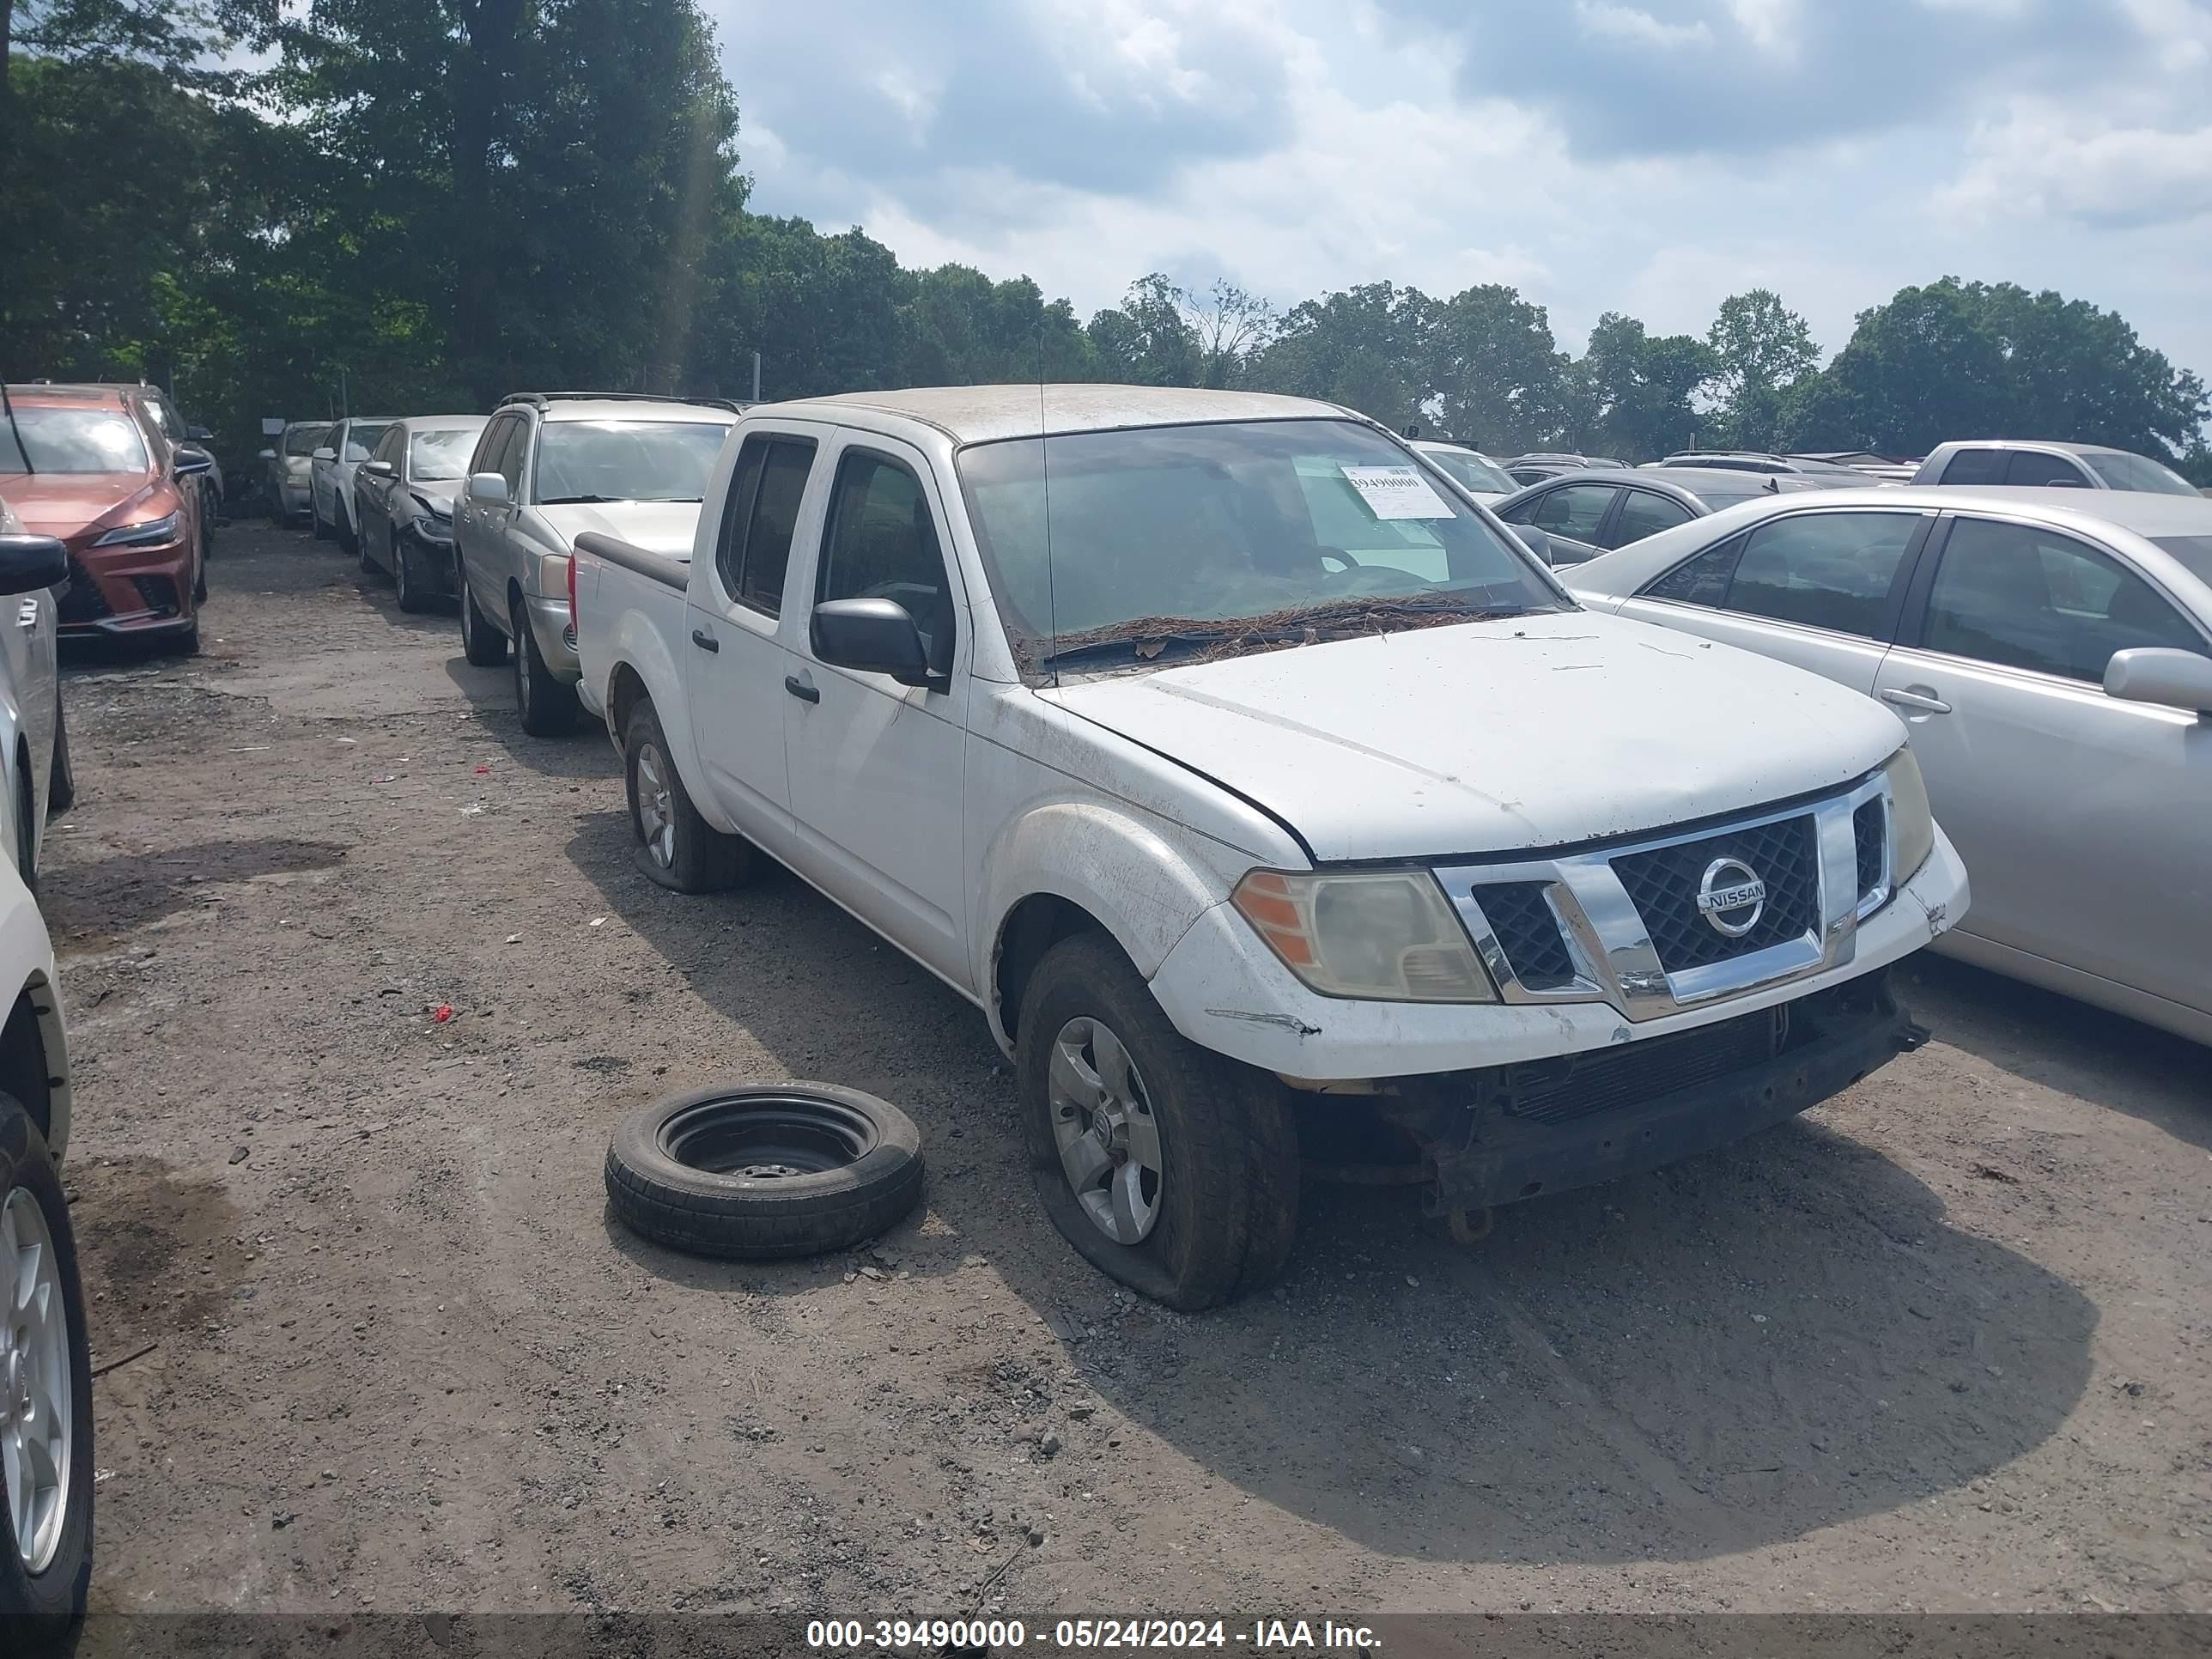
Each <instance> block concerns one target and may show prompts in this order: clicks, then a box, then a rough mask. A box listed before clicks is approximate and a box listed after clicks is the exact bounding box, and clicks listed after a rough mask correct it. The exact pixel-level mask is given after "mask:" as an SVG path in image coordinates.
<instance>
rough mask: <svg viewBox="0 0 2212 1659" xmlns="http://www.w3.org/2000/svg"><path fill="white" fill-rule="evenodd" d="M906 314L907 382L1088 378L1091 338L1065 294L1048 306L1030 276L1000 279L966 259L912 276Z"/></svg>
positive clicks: (903, 359) (903, 363)
mask: <svg viewBox="0 0 2212 1659" xmlns="http://www.w3.org/2000/svg"><path fill="white" fill-rule="evenodd" d="M912 289H913V292H912V295H911V297H910V298H908V300H907V301H906V302H905V304H904V305H903V307H902V309H901V313H900V324H901V327H902V331H903V343H902V349H901V353H900V368H899V378H900V380H901V382H902V384H904V385H907V386H971V385H987V384H992V383H995V382H1004V381H1015V380H1088V379H1089V378H1091V376H1090V368H1091V343H1090V341H1089V339H1088V337H1085V334H1084V332H1083V331H1082V330H1081V329H1080V328H1079V327H1078V326H1077V325H1076V321H1075V313H1074V312H1073V309H1072V308H1071V307H1069V305H1068V303H1067V301H1065V300H1057V301H1053V302H1052V303H1050V304H1049V305H1048V304H1047V303H1046V301H1045V297H1044V293H1043V291H1042V289H1039V288H1038V287H1037V285H1036V283H1034V282H1032V281H1030V278H1028V277H1026V276H1018V277H1014V278H1012V280H1010V281H1007V282H1003V283H994V282H993V281H992V280H991V279H990V278H989V277H987V276H985V275H984V274H983V273H982V272H981V271H980V270H974V269H972V268H971V267H969V266H967V265H940V266H939V267H938V268H937V269H936V270H926V271H922V272H921V273H920V274H919V275H917V276H915V277H914V278H913V279H912Z"/></svg>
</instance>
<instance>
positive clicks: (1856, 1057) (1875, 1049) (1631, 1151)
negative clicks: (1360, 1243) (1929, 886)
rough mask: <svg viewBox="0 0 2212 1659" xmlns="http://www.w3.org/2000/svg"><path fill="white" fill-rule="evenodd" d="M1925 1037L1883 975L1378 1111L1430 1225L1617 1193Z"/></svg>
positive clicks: (1423, 1085) (1409, 1082)
mask: <svg viewBox="0 0 2212 1659" xmlns="http://www.w3.org/2000/svg"><path fill="white" fill-rule="evenodd" d="M1927 1038H1928V1033H1927V1032H1926V1031H1925V1030H1923V1029H1922V1028H1921V1027H1920V1026H1918V1025H1916V1024H1913V1022H1912V1021H1911V1018H1909V1017H1908V1016H1907V1015H1906V1014H1905V1012H1904V1010H1903V1009H1901V1008H1900V1007H1899V1006H1898V1003H1897V1000H1896V998H1895V996H1894V995H1893V994H1892V992H1891V989H1890V985H1889V974H1888V970H1887V969H1879V970H1877V971H1876V972H1874V973H1871V974H1868V975H1864V976H1863V977H1861V978H1859V979H1856V980H1852V981H1849V982H1847V983H1845V984H1843V985H1838V986H1836V987H1832V988H1831V989H1829V990H1826V991H1822V992H1819V993H1817V994H1814V995H1812V996H1809V997H1805V998H1802V999H1801V1000H1798V1001H1796V1002H1792V1003H1786V1004H1784V1005H1782V1006H1780V1007H1778V1008H1771V1009H1767V1010H1764V1011H1762V1012H1758V1013H1753V1014H1746V1015H1742V1016H1740V1017H1739V1018H1735V1019H1733V1020H1723V1021H1721V1022H1719V1023H1717V1024H1714V1025H1710V1026H1706V1027H1705V1028H1703V1029H1702V1030H1696V1031H1689V1032H1684V1033H1682V1034H1680V1036H1668V1037H1659V1038H1653V1039H1649V1040H1647V1041H1645V1042H1635V1043H1631V1044H1629V1045H1627V1046H1626V1047H1623V1048H1607V1049H1604V1050H1601V1051H1597V1052H1594V1053H1590V1054H1578V1055H1571V1056H1567V1057H1565V1058H1563V1059H1561V1060H1558V1061H1552V1062H1542V1063H1539V1064H1534V1065H1522V1066H1497V1067H1492V1068H1491V1069H1489V1070H1486V1071H1481V1072H1472V1073H1459V1074H1456V1075H1454V1076H1449V1077H1441V1078H1428V1079H1406V1080H1404V1081H1403V1082H1402V1083H1401V1092H1400V1093H1399V1094H1398V1095H1397V1096H1396V1097H1389V1098H1386V1099H1384V1100H1380V1101H1378V1102H1377V1103H1376V1104H1377V1105H1378V1107H1379V1108H1380V1109H1382V1110H1383V1113H1384V1115H1386V1116H1388V1117H1389V1118H1390V1119H1392V1120H1393V1121H1395V1122H1396V1123H1397V1124H1398V1125H1399V1126H1400V1127H1402V1128H1404V1129H1405V1130H1407V1132H1408V1133H1411V1134H1412V1135H1413V1139H1414V1140H1415V1141H1416V1143H1417V1144H1419V1146H1420V1147H1421V1150H1422V1153H1423V1158H1424V1161H1425V1163H1426V1164H1428V1165H1429V1166H1430V1168H1431V1170H1433V1171H1434V1178H1433V1180H1432V1182H1431V1186H1430V1192H1429V1207H1430V1209H1431V1212H1437V1213H1443V1212H1455V1211H1462V1210H1478V1209H1485V1208H1489V1207H1491V1206H1496V1205H1500V1204H1511V1203H1516V1202H1518V1201H1519V1200H1522V1199H1526V1198H1534V1197H1537V1196H1538V1195H1539V1194H1546V1193H1557V1192H1565V1191H1567V1190H1570V1189H1571V1188H1576V1187H1584V1186H1589V1185H1590V1184H1591V1183H1593V1182H1600V1181H1613V1180H1617V1179H1619V1178H1620V1177H1621V1176H1630V1175H1637V1174H1640V1173H1642V1172H1643V1171H1644V1170H1651V1169H1656V1168H1657V1167H1658V1166H1659V1165H1661V1164H1670V1163H1672V1162H1674V1160H1675V1159H1677V1158H1689V1157H1692V1156H1694V1155H1695V1154H1697V1153H1699V1152H1710V1151H1711V1150H1712V1149H1714V1148H1715V1147H1718V1146H1726V1145H1728V1144H1729V1142H1731V1141H1735V1140H1740V1139H1743V1138H1744V1137H1745V1136H1747V1135H1751V1134H1754V1133H1757V1132H1758V1131H1759V1130H1761V1129H1764V1128H1767V1127H1771V1126H1772V1125H1774V1124H1777V1123H1779V1122H1781V1121H1783V1120H1784V1119H1785V1118H1790V1117H1795V1116H1796V1115H1797V1114H1798V1113H1800V1112H1802V1111H1804V1110H1805V1109H1808V1107H1812V1106H1816V1105H1818V1104H1819V1103H1820V1102H1822V1101H1824V1100H1826V1099H1827V1098H1828V1097H1830V1096H1831V1095H1834V1094H1837V1093H1838V1092H1840V1091H1843V1090H1844V1089H1847V1088H1849V1087H1850V1085H1852V1084H1854V1083H1857V1081H1858V1080H1859V1079H1862V1078H1863V1077H1865V1076H1867V1075H1868V1074H1869V1073H1871V1072H1873V1071H1875V1070H1876V1069H1878V1068H1879V1067H1881V1066H1883V1065H1886V1064H1887V1062H1888V1061H1889V1060H1892V1059H1893V1058H1895V1057H1896V1056H1897V1055H1899V1054H1905V1053H1908V1052H1910V1051H1911V1050H1912V1049H1914V1048H1918V1047H1919V1046H1920V1045H1921V1044H1922V1043H1923V1042H1926V1041H1927Z"/></svg>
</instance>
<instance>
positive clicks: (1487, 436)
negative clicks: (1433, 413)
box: [1429, 283, 1570, 453]
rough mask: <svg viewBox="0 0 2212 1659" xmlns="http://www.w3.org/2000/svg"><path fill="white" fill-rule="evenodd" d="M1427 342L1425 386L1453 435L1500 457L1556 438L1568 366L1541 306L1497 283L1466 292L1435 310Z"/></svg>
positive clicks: (1565, 404) (1565, 412)
mask: <svg viewBox="0 0 2212 1659" xmlns="http://www.w3.org/2000/svg"><path fill="white" fill-rule="evenodd" d="M1429 344H1430V355H1431V362H1432V364H1433V367H1432V368H1431V371H1430V372H1431V389H1432V391H1433V392H1434V394H1435V396H1436V398H1437V400H1438V403H1439V405H1440V408H1441V412H1442V414H1443V422H1444V425H1445V427H1446V428H1447V429H1448V430H1449V432H1450V433H1451V435H1453V436H1454V437H1455V438H1457V439H1459V440H1460V441H1462V442H1465V443H1470V444H1475V445H1478V446H1480V447H1483V448H1486V449H1489V450H1492V451H1495V452H1498V453H1511V452H1513V451H1516V450H1521V449H1526V448H1528V447H1531V446H1533V445H1535V444H1540V443H1547V442H1553V441H1557V440H1558V439H1559V436H1560V435H1561V433H1562V431H1563V430H1564V429H1565V424H1566V422H1567V419H1568V416H1569V402H1570V392H1569V385H1568V372H1567V371H1568V360H1567V357H1566V356H1565V353H1563V352H1561V351H1560V350H1559V348H1558V346H1557V345H1556V344H1555V343H1553V338H1552V325H1551V320H1550V319H1549V317H1548V316H1547V314H1546V313H1545V310H1544V307H1541V306H1539V305H1532V304H1530V303H1529V302H1528V301H1526V300H1524V299H1522V297H1521V293H1520V290H1519V289H1513V288H1508V287H1505V286H1504V285H1503V284H1501V283H1485V284H1483V285H1482V286H1480V287H1479V288H1470V289H1466V290H1465V291H1463V292H1462V293H1459V294H1455V295H1453V296H1452V297H1451V298H1450V299H1449V300H1447V301H1444V302H1443V305H1442V306H1441V307H1438V308H1437V312H1436V313H1435V316H1434V319H1433V320H1432V323H1431V327H1430V330H1429Z"/></svg>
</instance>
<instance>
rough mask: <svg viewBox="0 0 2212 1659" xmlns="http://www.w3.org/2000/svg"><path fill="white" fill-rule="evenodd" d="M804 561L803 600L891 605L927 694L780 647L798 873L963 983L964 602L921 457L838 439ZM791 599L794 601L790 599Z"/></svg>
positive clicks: (853, 438) (854, 436)
mask: <svg viewBox="0 0 2212 1659" xmlns="http://www.w3.org/2000/svg"><path fill="white" fill-rule="evenodd" d="M816 465H817V467H820V466H826V467H828V468H829V469H830V471H829V490H828V494H827V497H826V500H825V501H824V503H823V508H824V510H823V516H822V519H821V520H820V524H821V528H820V531H819V533H818V535H817V536H816V537H815V538H813V553H814V556H813V557H812V558H811V560H809V561H808V562H806V566H805V569H804V572H803V573H800V572H797V571H795V572H794V575H802V576H803V580H804V581H805V588H804V590H802V591H803V593H804V598H805V608H806V611H807V612H808V613H809V619H810V623H811V609H812V607H813V606H815V605H820V604H822V603H824V602H826V601H828V600H831V599H873V598H884V599H894V600H896V601H897V602H898V603H899V604H901V605H904V606H905V607H906V608H907V610H908V612H909V613H910V614H911V615H912V616H913V617H914V618H915V623H916V624H917V625H918V626H919V627H920V629H921V633H922V635H923V637H924V642H925V646H926V648H927V652H928V654H929V656H930V659H931V660H932V662H933V664H936V665H940V666H941V667H943V668H944V669H945V675H944V677H943V679H942V681H941V682H940V685H941V689H940V688H939V687H931V686H919V685H902V684H899V683H898V682H897V681H896V680H894V679H892V678H890V676H889V675H887V674H878V673H870V672H866V671H860V670H855V669H849V668H841V667H837V666H834V665H831V664H829V663H826V662H824V661H823V660H822V659H821V656H820V654H819V653H818V652H817V649H816V646H815V641H814V640H813V638H812V629H811V625H810V627H809V628H808V629H805V630H804V631H802V632H801V633H800V634H799V635H798V637H797V638H796V639H795V640H794V641H793V655H794V660H793V664H792V665H791V666H792V672H791V674H790V677H789V678H787V680H786V681H785V683H784V687H783V702H784V754H785V757H786V760H787V764H788V766H789V769H790V777H791V806H792V815H793V821H794V832H795V835H796V837H797V841H798V848H797V856H798V858H799V860H800V861H801V865H802V867H803V869H804V871H805V873H806V874H807V876H808V877H809V878H811V879H812V880H813V881H814V882H815V883H816V884H817V885H819V886H820V887H821V888H822V889H823V890H824V891H826V892H828V893H829V894H830V895H831V896H833V897H836V899H838V900H839V901H840V902H842V903H844V904H846V905H847V906H848V907H849V908H852V909H853V910H854V912H855V913H856V914H858V915H860V916H861V917H862V918H864V919H865V920H866V921H868V922H870V923H871V924H872V926H874V927H877V928H878V930H879V931H881V932H882V933H885V934H887V935H889V936H890V938H891V939H894V940H896V942H897V943H898V944H900V945H903V946H904V947H905V948H906V949H907V950H908V951H912V952H913V953H914V954H915V956H916V957H919V958H920V959H921V961H922V962H924V963H927V964H928V965H929V966H930V967H932V968H933V969H936V970H937V971H938V972H939V973H940V974H942V975H945V977H946V978H947V979H949V980H951V981H952V982H953V983H954V984H955V985H957V986H960V987H963V988H969V989H972V988H973V987H972V986H971V985H970V984H969V981H970V980H971V979H972V978H973V975H972V972H971V971H970V967H969V954H968V948H967V932H968V924H967V908H968V906H967V901H966V893H965V877H964V873H963V872H964V860H963V842H962V835H963V823H964V819H965V811H964V795H965V790H964V775H965V773H964V761H965V755H966V744H967V738H966V730H967V701H968V664H969V653H970V647H971V637H970V635H971V630H970V629H969V616H968V605H967V595H966V593H965V592H964V591H963V588H962V587H961V586H960V581H959V577H958V574H957V569H956V568H955V567H954V565H953V563H952V561H951V560H950V559H949V558H948V557H947V556H946V553H945V550H946V549H948V548H950V547H951V545H952V542H951V536H950V534H949V532H948V520H947V518H946V513H945V504H944V501H943V500H942V499H941V498H940V496H939V491H938V487H937V482H936V479H935V477H934V475H933V472H932V471H931V468H930V465H929V462H928V460H927V459H926V458H925V457H924V456H923V455H922V454H921V453H920V452H919V451H917V450H915V449H914V448H912V447H910V446H908V445H906V444H902V443H900V442H898V441H896V440H893V439H890V438H884V437H879V436H878V435H874V434H872V433H858V432H850V431H844V432H840V433H839V434H838V435H837V436H836V441H834V443H832V444H829V445H825V446H824V453H823V455H822V457H821V459H819V460H818V461H817V463H816ZM792 598H793V599H794V600H795V599H798V598H799V595H798V594H793V596H792Z"/></svg>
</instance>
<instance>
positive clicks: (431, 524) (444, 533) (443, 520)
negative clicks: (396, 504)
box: [415, 495, 453, 542]
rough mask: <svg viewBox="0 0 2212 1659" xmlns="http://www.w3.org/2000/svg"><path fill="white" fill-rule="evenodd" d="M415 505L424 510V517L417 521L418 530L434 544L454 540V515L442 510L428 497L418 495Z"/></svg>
mask: <svg viewBox="0 0 2212 1659" xmlns="http://www.w3.org/2000/svg"><path fill="white" fill-rule="evenodd" d="M415 505H416V506H417V507H421V508H422V516H421V517H420V518H418V519H416V520H415V527H416V529H417V530H418V531H420V532H422V534H423V535H425V536H428V538H430V539H431V540H432V541H434V542H449V541H451V540H453V514H452V513H450V512H447V511H445V510H443V509H441V507H439V506H438V504H437V502H435V501H431V500H429V499H428V497H427V496H422V495H417V496H416V498H415Z"/></svg>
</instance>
